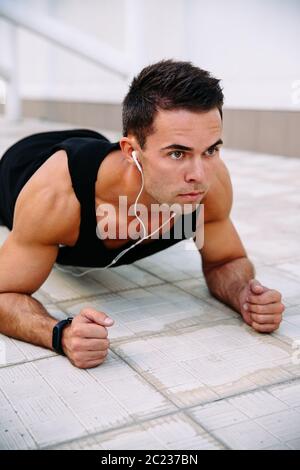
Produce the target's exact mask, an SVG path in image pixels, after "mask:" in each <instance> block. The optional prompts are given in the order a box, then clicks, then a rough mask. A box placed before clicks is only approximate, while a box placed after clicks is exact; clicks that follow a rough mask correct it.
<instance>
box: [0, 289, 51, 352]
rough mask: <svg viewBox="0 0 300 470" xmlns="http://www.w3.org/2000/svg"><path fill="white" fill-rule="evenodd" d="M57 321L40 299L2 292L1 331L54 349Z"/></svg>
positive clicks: (0, 303) (0, 299)
mask: <svg viewBox="0 0 300 470" xmlns="http://www.w3.org/2000/svg"><path fill="white" fill-rule="evenodd" d="M56 323H57V320H56V319H55V318H52V317H51V316H50V315H49V313H48V312H47V310H46V309H45V308H44V307H43V305H42V304H41V303H40V302H38V300H36V299H34V298H33V297H30V296H29V295H25V294H14V293H4V294H0V333H3V334H4V335H6V336H11V337H13V338H16V339H20V340H22V341H26V342H28V343H32V344H35V345H37V346H43V347H45V348H48V349H52V329H53V327H54V325H55V324H56Z"/></svg>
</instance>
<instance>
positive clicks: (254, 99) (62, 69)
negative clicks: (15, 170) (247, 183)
mask: <svg viewBox="0 0 300 470" xmlns="http://www.w3.org/2000/svg"><path fill="white" fill-rule="evenodd" d="M299 44H300V2H299V0H286V1H282V0H251V1H246V0H227V1H223V0H210V1H209V2H208V1H204V0H85V1H82V0H0V114H5V115H6V117H7V119H10V120H12V121H13V120H18V119H20V117H21V118H25V117H32V118H40V119H46V120H53V121H59V122H68V123H73V124H74V125H78V126H84V127H92V128H101V129H108V130H114V131H116V132H119V133H121V103H122V99H123V97H124V95H125V94H126V92H127V89H128V85H129V83H130V81H131V79H132V77H133V76H134V74H136V73H137V72H138V71H139V70H140V69H141V68H142V67H144V66H145V65H148V64H150V63H153V62H156V61H158V60H160V59H163V58H174V59H180V60H190V61H192V62H193V63H194V64H196V65H198V66H199V67H201V68H204V69H207V70H209V71H210V72H212V73H213V74H214V75H215V76H216V77H218V78H221V79H222V86H223V88H224V94H225V112H224V138H225V145H226V146H227V147H230V148H237V149H244V150H250V151H258V152H265V153H272V154H280V155H286V156H300V150H299V145H298V143H296V139H297V137H298V135H297V134H298V129H299V128H300V59H299Z"/></svg>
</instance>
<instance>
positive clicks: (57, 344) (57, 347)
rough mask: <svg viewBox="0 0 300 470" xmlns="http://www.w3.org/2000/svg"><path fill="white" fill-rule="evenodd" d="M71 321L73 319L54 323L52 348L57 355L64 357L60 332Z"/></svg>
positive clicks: (69, 318)
mask: <svg viewBox="0 0 300 470" xmlns="http://www.w3.org/2000/svg"><path fill="white" fill-rule="evenodd" d="M72 320H73V317H68V318H66V320H61V321H59V322H58V323H56V325H55V326H54V328H53V331H52V347H53V349H54V351H56V352H57V353H58V354H61V355H62V356H65V353H64V351H63V348H62V345H61V338H62V332H63V329H64V328H65V327H66V326H67V325H69V324H70V323H71V322H72Z"/></svg>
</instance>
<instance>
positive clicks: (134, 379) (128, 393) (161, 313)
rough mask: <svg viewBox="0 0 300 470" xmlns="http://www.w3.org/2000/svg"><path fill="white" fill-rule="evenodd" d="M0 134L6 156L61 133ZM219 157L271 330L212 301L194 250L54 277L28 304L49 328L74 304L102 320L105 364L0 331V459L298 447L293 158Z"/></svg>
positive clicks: (299, 277) (299, 171)
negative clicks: (107, 322) (271, 298)
mask: <svg viewBox="0 0 300 470" xmlns="http://www.w3.org/2000/svg"><path fill="white" fill-rule="evenodd" d="M0 124H1V125H0V153H1V155H2V153H3V151H4V150H5V149H6V148H7V147H8V146H9V145H10V144H11V143H13V142H14V141H16V140H17V139H18V138H21V137H22V136H23V135H29V134H30V133H32V132H36V131H40V130H46V129H54V128H55V129H57V128H64V127H66V126H65V124H63V125H59V124H53V123H52V124H51V123H46V122H45V123H37V122H35V121H28V122H26V123H23V124H22V125H18V126H12V125H7V124H5V122H4V121H3V120H2V121H0ZM110 136H111V135H110ZM111 137H112V138H113V136H111ZM223 159H224V161H225V162H226V164H227V166H228V168H229V170H230V172H231V175H232V181H233V186H234V201H235V202H234V208H233V212H232V218H233V220H234V222H235V225H236V227H237V229H238V231H239V233H240V235H241V237H242V239H243V241H244V244H245V246H246V248H247V251H248V254H249V257H250V258H251V259H252V260H253V261H254V262H255V265H256V268H257V278H258V279H260V280H261V281H262V282H263V283H265V284H266V285H267V286H268V287H274V288H277V289H279V290H280V291H281V292H282V294H283V298H284V302H285V304H286V306H287V309H286V311H285V317H284V318H285V319H284V321H283V322H282V326H281V327H280V329H279V330H278V331H277V332H276V333H274V334H272V335H262V334H259V333H256V332H254V331H253V330H252V329H251V328H250V327H248V326H246V325H245V324H244V323H243V322H242V321H241V319H240V318H239V315H238V314H237V313H235V312H234V311H233V310H231V309H229V308H228V307H226V306H225V305H223V304H221V303H220V302H218V301H217V300H215V299H214V298H212V297H211V296H210V295H209V293H208V291H207V288H206V286H205V283H204V280H203V277H202V274H201V266H200V257H199V254H198V252H197V251H196V250H193V244H192V242H191V241H186V242H182V243H179V244H176V245H175V246H174V247H172V248H170V249H169V250H166V251H164V252H161V253H159V254H157V255H154V256H152V257H149V258H145V259H143V260H140V261H138V262H136V263H135V264H133V265H129V266H121V267H119V268H113V269H110V270H108V271H106V272H96V271H94V272H92V273H90V274H88V275H87V276H85V277H81V278H76V277H72V276H71V275H70V274H66V273H62V272H61V271H58V270H57V269H56V268H54V269H53V271H52V273H51V274H50V276H49V278H48V279H47V281H46V282H45V283H44V285H43V286H42V287H41V289H40V290H39V291H38V292H37V293H36V294H35V297H36V298H37V299H38V300H40V301H41V302H42V303H43V304H44V305H45V306H46V308H47V309H48V311H49V312H50V314H52V315H53V316H55V317H57V318H58V319H61V318H64V317H65V316H66V315H69V314H72V315H74V314H75V315H76V314H77V313H78V312H79V311H80V309H81V308H82V307H83V306H93V307H96V308H98V309H99V310H103V311H105V312H106V313H108V314H109V315H110V316H111V317H112V318H113V319H114V320H115V325H114V326H113V327H111V328H110V329H109V332H110V336H109V337H110V340H111V346H110V351H109V355H108V358H107V360H106V362H105V363H104V364H102V365H101V366H99V367H97V368H93V369H89V370H86V371H84V370H79V369H77V368H75V367H73V366H72V365H71V364H70V363H69V361H68V360H67V359H66V358H64V357H61V356H58V355H56V354H54V353H53V352H51V351H48V350H46V349H43V348H39V347H35V346H32V345H29V344H26V343H23V342H20V341H17V340H13V339H10V338H6V337H4V336H3V335H2V336H1V335H0V423H1V424H0V448H1V449H36V448H51V449H77V448H80V449H122V450H123V449H139V448H140V449H176V450H180V449H228V448H231V449H299V448H300V315H299V312H300V293H299V284H300V244H299V232H300V210H299V209H300V195H299V175H300V160H299V159H298V160H297V159H292V158H284V157H277V156H270V155H260V154H252V153H248V152H238V151H230V150H226V151H225V150H224V152H223ZM7 233H8V232H7V229H5V228H4V227H2V228H0V243H2V242H3V240H4V239H5V237H6V235H7ZM297 340H298V341H299V342H298V343H297Z"/></svg>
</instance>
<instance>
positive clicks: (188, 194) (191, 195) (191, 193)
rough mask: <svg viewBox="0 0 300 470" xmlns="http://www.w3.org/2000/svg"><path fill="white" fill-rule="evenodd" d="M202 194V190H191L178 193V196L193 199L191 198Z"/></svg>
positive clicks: (193, 198)
mask: <svg viewBox="0 0 300 470" xmlns="http://www.w3.org/2000/svg"><path fill="white" fill-rule="evenodd" d="M203 194H204V192H203V191H202V192H201V191H192V192H190V193H183V194H178V196H179V197H182V198H185V199H188V200H191V201H193V200H196V199H198V198H199V197H200V196H202V195H203Z"/></svg>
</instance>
